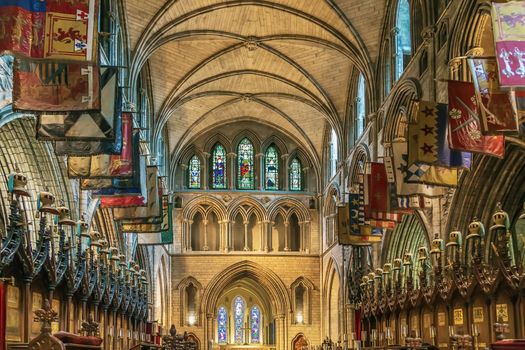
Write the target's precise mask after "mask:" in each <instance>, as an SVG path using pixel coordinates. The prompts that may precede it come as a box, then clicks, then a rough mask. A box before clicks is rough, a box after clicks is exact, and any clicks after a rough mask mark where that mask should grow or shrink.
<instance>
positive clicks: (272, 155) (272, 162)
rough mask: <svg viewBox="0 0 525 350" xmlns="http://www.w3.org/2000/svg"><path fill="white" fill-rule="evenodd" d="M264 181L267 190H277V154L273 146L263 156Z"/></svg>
mask: <svg viewBox="0 0 525 350" xmlns="http://www.w3.org/2000/svg"><path fill="white" fill-rule="evenodd" d="M264 168H265V173H266V174H265V181H266V189H267V190H278V189H279V152H277V148H275V146H273V145H272V146H270V147H268V149H267V150H266V156H265V166H264Z"/></svg>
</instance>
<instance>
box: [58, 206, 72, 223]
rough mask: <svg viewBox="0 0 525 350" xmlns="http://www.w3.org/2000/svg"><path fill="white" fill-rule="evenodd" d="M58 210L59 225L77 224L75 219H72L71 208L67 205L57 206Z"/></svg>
mask: <svg viewBox="0 0 525 350" xmlns="http://www.w3.org/2000/svg"><path fill="white" fill-rule="evenodd" d="M57 210H58V224H59V225H65V226H76V225H77V223H76V222H75V221H73V220H71V215H70V214H71V211H70V210H69V208H67V207H65V206H63V205H62V206H60V207H58V208H57Z"/></svg>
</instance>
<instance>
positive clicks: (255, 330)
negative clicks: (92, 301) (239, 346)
mask: <svg viewBox="0 0 525 350" xmlns="http://www.w3.org/2000/svg"><path fill="white" fill-rule="evenodd" d="M260 325H261V311H260V310H259V308H258V307H257V305H254V306H253V307H252V310H251V311H250V336H251V342H252V343H260V341H261V330H260Z"/></svg>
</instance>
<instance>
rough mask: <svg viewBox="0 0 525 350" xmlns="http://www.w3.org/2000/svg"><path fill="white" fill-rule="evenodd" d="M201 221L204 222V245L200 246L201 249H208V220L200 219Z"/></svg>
mask: <svg viewBox="0 0 525 350" xmlns="http://www.w3.org/2000/svg"><path fill="white" fill-rule="evenodd" d="M202 223H203V224H204V247H202V250H204V251H206V250H210V247H208V220H202Z"/></svg>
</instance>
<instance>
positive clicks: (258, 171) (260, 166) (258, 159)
mask: <svg viewBox="0 0 525 350" xmlns="http://www.w3.org/2000/svg"><path fill="white" fill-rule="evenodd" d="M255 164H257V167H256V168H255V169H254V170H255V174H254V175H255V177H256V179H257V182H256V183H255V188H256V189H257V190H259V191H264V189H265V187H266V168H265V167H264V154H262V153H257V154H256V155H255Z"/></svg>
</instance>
